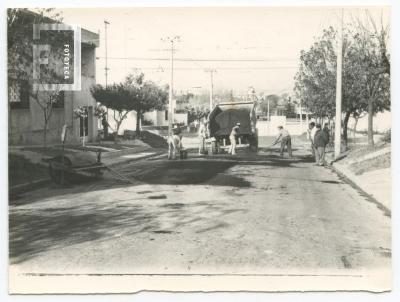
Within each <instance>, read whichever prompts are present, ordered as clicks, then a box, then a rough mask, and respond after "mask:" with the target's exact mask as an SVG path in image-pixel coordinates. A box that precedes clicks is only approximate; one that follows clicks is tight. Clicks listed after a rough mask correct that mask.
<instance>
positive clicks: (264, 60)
mask: <svg viewBox="0 0 400 302" xmlns="http://www.w3.org/2000/svg"><path fill="white" fill-rule="evenodd" d="M97 59H104V57H97ZM108 59H109V60H133V61H169V60H170V59H169V58H146V57H108ZM297 60H298V59H297V58H282V59H279V58H273V59H268V58H248V59H242V58H232V59H227V58H210V59H207V58H201V59H193V58H174V61H181V62H282V61H297Z"/></svg>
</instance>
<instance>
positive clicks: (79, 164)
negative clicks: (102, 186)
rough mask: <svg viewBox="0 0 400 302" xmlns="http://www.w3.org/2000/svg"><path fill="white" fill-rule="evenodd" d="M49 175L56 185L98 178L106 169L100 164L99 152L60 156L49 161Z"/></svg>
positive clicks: (80, 152)
mask: <svg viewBox="0 0 400 302" xmlns="http://www.w3.org/2000/svg"><path fill="white" fill-rule="evenodd" d="M47 161H48V163H49V174H50V177H51V179H52V180H53V182H54V183H56V184H64V183H71V182H74V181H77V180H80V179H85V178H86V179H88V178H91V179H93V178H100V177H101V176H102V175H103V170H104V169H107V167H106V166H105V165H104V164H103V163H102V162H101V150H98V151H97V152H93V151H78V152H74V153H68V154H65V153H64V154H60V155H57V156H55V157H53V158H51V159H49V160H47Z"/></svg>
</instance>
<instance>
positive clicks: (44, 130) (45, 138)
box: [43, 122, 47, 148]
mask: <svg viewBox="0 0 400 302" xmlns="http://www.w3.org/2000/svg"><path fill="white" fill-rule="evenodd" d="M43 146H44V147H45V148H46V147H47V122H45V123H44V128H43Z"/></svg>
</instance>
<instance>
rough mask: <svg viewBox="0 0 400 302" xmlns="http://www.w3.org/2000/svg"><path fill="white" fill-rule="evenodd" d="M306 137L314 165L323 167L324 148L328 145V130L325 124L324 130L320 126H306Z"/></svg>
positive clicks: (312, 123)
mask: <svg viewBox="0 0 400 302" xmlns="http://www.w3.org/2000/svg"><path fill="white" fill-rule="evenodd" d="M308 137H309V140H310V143H311V150H312V154H313V156H314V157H315V165H317V166H324V165H325V148H326V146H327V145H328V143H329V128H328V125H327V124H325V125H324V128H322V127H321V124H315V123H314V122H311V123H310V124H309V125H308Z"/></svg>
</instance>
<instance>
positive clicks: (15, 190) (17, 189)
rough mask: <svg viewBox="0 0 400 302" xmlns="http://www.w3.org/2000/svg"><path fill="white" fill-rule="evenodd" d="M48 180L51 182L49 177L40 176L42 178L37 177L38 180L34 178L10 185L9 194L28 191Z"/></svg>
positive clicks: (46, 182)
mask: <svg viewBox="0 0 400 302" xmlns="http://www.w3.org/2000/svg"><path fill="white" fill-rule="evenodd" d="M50 182H51V179H50V178H42V179H38V180H35V181H32V182H27V183H24V184H19V185H15V186H12V187H10V189H9V195H16V194H19V193H25V192H28V191H32V190H35V189H38V188H40V187H42V186H44V185H47V184H49V183H50Z"/></svg>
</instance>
